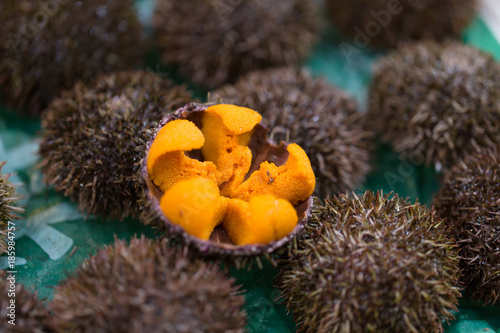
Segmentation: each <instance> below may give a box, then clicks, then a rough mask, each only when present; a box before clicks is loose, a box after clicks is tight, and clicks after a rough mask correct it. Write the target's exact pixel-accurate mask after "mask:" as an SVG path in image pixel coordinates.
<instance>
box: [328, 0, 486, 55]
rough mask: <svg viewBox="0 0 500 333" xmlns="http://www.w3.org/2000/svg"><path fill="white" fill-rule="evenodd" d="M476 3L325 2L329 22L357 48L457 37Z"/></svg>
mask: <svg viewBox="0 0 500 333" xmlns="http://www.w3.org/2000/svg"><path fill="white" fill-rule="evenodd" d="M477 2H478V1H477V0H469V1H460V0H442V1H434V0H423V1H412V0H400V1H393V0H376V1H373V0H370V1H367V0H327V1H326V4H327V12H328V15H329V17H330V19H331V22H332V23H333V24H334V25H335V26H336V27H337V28H339V29H340V30H341V31H342V32H343V33H344V34H346V35H348V36H351V37H353V42H354V45H355V46H356V47H358V48H359V47H366V46H368V45H373V46H379V47H395V46H397V45H398V44H400V43H401V42H408V41H415V40H436V41H442V40H446V39H448V38H457V37H459V36H460V34H461V33H462V31H463V30H464V29H465V28H466V27H467V25H468V24H469V23H470V22H471V20H472V18H473V17H474V14H475V12H476V7H477Z"/></svg>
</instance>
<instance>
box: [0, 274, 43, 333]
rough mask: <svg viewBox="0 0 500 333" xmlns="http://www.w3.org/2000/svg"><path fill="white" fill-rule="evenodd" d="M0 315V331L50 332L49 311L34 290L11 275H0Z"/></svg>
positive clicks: (21, 332) (12, 332)
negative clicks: (28, 288)
mask: <svg viewBox="0 0 500 333" xmlns="http://www.w3.org/2000/svg"><path fill="white" fill-rule="evenodd" d="M2 275H3V274H2ZM12 301H15V302H14V303H12ZM0 315H1V316H2V320H1V321H0V332H11V333H26V332H30V333H44V332H51V331H50V330H49V328H48V320H49V313H48V311H47V310H46V309H45V307H44V306H43V304H42V302H41V301H40V299H39V298H38V296H37V294H36V292H35V293H31V292H29V291H28V290H26V288H25V287H24V286H23V285H21V284H19V283H18V282H16V279H15V276H12V275H7V276H2V277H0ZM9 322H10V323H9Z"/></svg>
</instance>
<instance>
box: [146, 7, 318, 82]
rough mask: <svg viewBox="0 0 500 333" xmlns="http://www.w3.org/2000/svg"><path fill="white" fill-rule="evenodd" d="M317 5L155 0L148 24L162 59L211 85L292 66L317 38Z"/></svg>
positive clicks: (306, 52)
mask: <svg viewBox="0 0 500 333" xmlns="http://www.w3.org/2000/svg"><path fill="white" fill-rule="evenodd" d="M316 12H317V8H316V3H315V1H310V0H289V1H279V0H272V1H261V0H245V1H242V0H236V1H214V0H203V1H194V0H186V1H176V0H160V1H158V3H157V8H156V11H155V15H154V19H153V23H154V26H155V30H156V39H157V41H158V45H159V46H160V47H161V48H162V50H163V60H164V61H165V62H167V63H176V64H177V65H178V66H179V69H180V71H181V73H182V74H184V75H185V76H187V77H188V78H189V79H190V80H191V81H193V82H195V83H197V84H201V85H203V86H206V87H208V88H215V87H218V86H220V85H221V84H224V83H228V82H233V81H234V80H236V79H237V78H238V77H239V76H240V75H242V74H245V73H247V72H249V71H251V70H256V69H263V68H267V67H271V66H286V65H297V64H298V63H299V61H300V60H301V59H303V58H304V57H305V56H307V55H308V53H309V52H310V50H311V48H312V45H313V43H314V42H315V40H316V38H317V37H316V31H317V29H318V28H317V18H316Z"/></svg>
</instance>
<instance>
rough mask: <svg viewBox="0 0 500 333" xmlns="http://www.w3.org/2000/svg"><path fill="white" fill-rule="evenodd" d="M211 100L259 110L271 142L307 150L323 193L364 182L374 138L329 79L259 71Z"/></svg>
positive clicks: (297, 72) (290, 70) (288, 70)
mask: <svg viewBox="0 0 500 333" xmlns="http://www.w3.org/2000/svg"><path fill="white" fill-rule="evenodd" d="M211 97H212V101H214V102H215V101H217V100H218V99H220V98H222V100H223V101H225V102H230V103H235V104H238V105H246V106H248V107H250V108H253V109H254V110H258V111H259V112H260V113H261V114H262V117H263V124H264V125H265V126H267V127H268V128H270V129H271V139H272V140H274V141H275V142H280V141H281V140H284V141H286V142H296V143H297V144H298V145H300V146H301V147H302V148H304V150H305V152H306V153H307V155H308V156H309V158H310V159H311V165H312V166H313V170H314V172H315V174H316V176H317V177H318V182H317V185H316V186H317V194H318V195H321V196H325V195H333V194H336V193H339V192H344V191H346V190H348V189H350V190H354V189H355V188H356V187H357V186H358V185H360V184H361V183H362V182H363V180H364V177H365V175H366V173H367V172H368V170H369V164H368V160H369V138H370V137H371V136H372V134H371V132H370V131H368V130H367V126H366V124H365V117H364V116H363V115H362V114H360V113H358V112H357V103H356V101H355V100H354V99H353V98H351V97H349V96H348V95H347V94H346V93H344V92H343V91H341V90H338V89H337V88H335V87H334V86H333V85H331V84H329V83H328V82H326V81H325V80H323V79H314V78H312V77H311V76H310V74H309V73H307V72H306V71H303V70H298V69H293V68H280V69H271V70H265V71H256V72H252V73H250V74H248V75H246V76H244V77H242V78H241V79H239V80H238V81H237V82H236V83H235V84H234V85H227V86H224V87H222V88H220V89H218V90H216V91H215V92H213V94H212V96H211Z"/></svg>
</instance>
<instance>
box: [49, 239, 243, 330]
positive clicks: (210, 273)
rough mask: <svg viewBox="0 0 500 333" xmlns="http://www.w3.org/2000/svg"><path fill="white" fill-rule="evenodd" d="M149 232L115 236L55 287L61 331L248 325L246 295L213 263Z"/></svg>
mask: <svg viewBox="0 0 500 333" xmlns="http://www.w3.org/2000/svg"><path fill="white" fill-rule="evenodd" d="M185 252H186V251H175V250H174V249H169V248H168V247H167V244H166V242H160V243H153V242H152V241H151V240H149V239H146V238H144V237H142V238H140V239H137V238H134V239H132V240H131V242H130V245H127V244H126V242H124V241H121V240H117V241H116V242H115V244H114V246H112V247H106V248H104V249H103V250H101V251H99V252H98V253H97V254H96V255H95V256H93V257H91V258H90V259H89V260H87V261H86V262H85V264H84V265H83V267H81V268H79V269H78V270H77V271H76V274H75V275H74V276H72V277H70V278H68V279H67V280H66V281H63V282H62V284H61V285H59V286H57V287H56V293H55V295H54V299H53V301H52V303H51V304H50V309H51V311H52V313H53V319H52V327H53V328H54V330H55V331H56V332H95V333H98V332H124V333H127V332H178V333H202V332H213V333H216V332H229V333H239V332H243V331H244V327H245V324H246V314H245V312H244V311H243V310H242V306H243V304H244V299H243V295H241V294H240V293H241V292H240V291H239V290H238V287H237V286H235V285H234V280H233V279H230V278H228V277H227V276H226V275H225V274H224V273H223V272H222V271H220V269H219V267H218V266H219V265H218V264H209V263H206V262H203V261H201V260H197V259H195V258H189V257H188V256H187V255H186V253H185Z"/></svg>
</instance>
